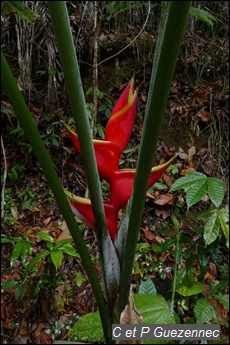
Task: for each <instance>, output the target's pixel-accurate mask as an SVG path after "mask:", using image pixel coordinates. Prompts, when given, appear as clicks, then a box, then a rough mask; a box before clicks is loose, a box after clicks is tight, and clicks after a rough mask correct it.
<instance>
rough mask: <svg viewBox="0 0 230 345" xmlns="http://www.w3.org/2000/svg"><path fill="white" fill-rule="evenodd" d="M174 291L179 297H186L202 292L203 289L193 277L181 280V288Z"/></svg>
mask: <svg viewBox="0 0 230 345" xmlns="http://www.w3.org/2000/svg"><path fill="white" fill-rule="evenodd" d="M176 291H177V292H178V293H179V294H180V295H182V296H184V297H188V296H192V295H197V294H199V293H201V292H202V291H204V287H203V285H202V284H201V283H199V282H197V281H195V279H194V278H193V276H186V277H185V278H184V279H183V281H182V284H181V286H180V287H179V288H177V289H176Z"/></svg>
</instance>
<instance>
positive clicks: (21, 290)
mask: <svg viewBox="0 0 230 345" xmlns="http://www.w3.org/2000/svg"><path fill="white" fill-rule="evenodd" d="M25 293H26V286H25V284H18V285H17V286H16V288H15V290H14V296H15V299H16V301H18V300H20V299H22V298H23V297H24V296H25Z"/></svg>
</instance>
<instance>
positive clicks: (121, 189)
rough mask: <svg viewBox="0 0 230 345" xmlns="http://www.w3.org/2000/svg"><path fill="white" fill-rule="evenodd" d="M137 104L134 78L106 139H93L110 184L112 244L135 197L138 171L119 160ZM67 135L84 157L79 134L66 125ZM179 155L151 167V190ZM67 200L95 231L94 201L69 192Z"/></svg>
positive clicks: (118, 104)
mask: <svg viewBox="0 0 230 345" xmlns="http://www.w3.org/2000/svg"><path fill="white" fill-rule="evenodd" d="M136 103H137V92H136V91H135V90H134V78H132V79H131V80H130V82H129V83H128V85H127V86H126V88H125V90H124V91H123V92H122V94H121V96H120V97H119V99H118V101H117V102H116V104H115V106H114V109H113V111H112V113H111V115H110V118H109V121H108V124H107V126H106V129H105V140H93V146H94V152H95V157H96V161H97V167H98V172H99V175H100V177H101V178H102V179H105V180H107V181H108V182H109V184H110V201H109V202H104V203H103V205H104V210H105V216H106V226H107V229H108V231H109V233H110V236H111V239H112V241H114V240H115V236H116V233H117V215H118V212H119V210H120V209H121V208H123V207H125V206H126V205H127V202H128V200H129V198H130V196H131V194H132V190H133V184H134V178H135V173H136V170H135V169H120V170H119V159H120V155H121V154H122V152H123V150H124V149H125V147H126V145H127V143H128V141H129V138H130V135H131V132H132V128H133V124H134V118H135V112H136ZM64 125H65V127H66V129H67V131H68V134H69V136H70V138H71V140H72V142H73V144H74V146H75V148H76V150H77V151H78V152H79V153H80V154H81V147H80V144H79V139H78V136H77V134H76V133H74V132H73V131H72V130H71V129H70V128H69V127H68V126H67V125H66V124H64ZM175 157H176V156H174V157H173V158H171V159H170V160H169V161H168V162H166V163H164V164H161V165H159V166H156V167H154V168H152V170H151V173H150V177H149V182H148V188H150V187H151V186H152V185H153V184H154V183H155V182H156V181H157V180H158V179H159V178H160V177H161V176H162V175H163V173H164V172H165V170H166V169H167V168H168V167H169V165H170V164H171V163H172V161H173V160H174V158H175ZM66 195H67V198H68V200H69V203H70V205H71V207H72V209H73V212H74V213H75V215H76V216H77V217H78V218H80V219H81V220H82V221H83V222H85V223H86V224H87V225H88V226H89V227H90V228H92V229H94V230H95V229H96V224H95V220H94V214H93V210H92V205H91V201H90V200H89V199H85V198H80V197H77V196H76V195H73V194H71V193H69V192H67V191H66Z"/></svg>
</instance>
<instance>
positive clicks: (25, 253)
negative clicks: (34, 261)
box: [21, 242, 33, 265]
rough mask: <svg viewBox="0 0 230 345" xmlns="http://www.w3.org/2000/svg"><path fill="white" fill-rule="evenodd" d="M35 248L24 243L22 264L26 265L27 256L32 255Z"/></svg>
mask: <svg viewBox="0 0 230 345" xmlns="http://www.w3.org/2000/svg"><path fill="white" fill-rule="evenodd" d="M32 250H33V247H32V245H31V244H30V243H28V242H22V253H21V257H22V263H23V265H25V262H26V259H27V256H28V255H30V254H31V253H32Z"/></svg>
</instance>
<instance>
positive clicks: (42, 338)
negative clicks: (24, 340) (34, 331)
mask: <svg viewBox="0 0 230 345" xmlns="http://www.w3.org/2000/svg"><path fill="white" fill-rule="evenodd" d="M35 344H53V339H52V334H51V333H50V334H48V333H46V332H45V331H42V332H41V333H40V334H39V335H38V337H37V338H36V339H35Z"/></svg>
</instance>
